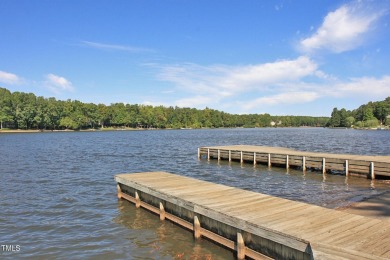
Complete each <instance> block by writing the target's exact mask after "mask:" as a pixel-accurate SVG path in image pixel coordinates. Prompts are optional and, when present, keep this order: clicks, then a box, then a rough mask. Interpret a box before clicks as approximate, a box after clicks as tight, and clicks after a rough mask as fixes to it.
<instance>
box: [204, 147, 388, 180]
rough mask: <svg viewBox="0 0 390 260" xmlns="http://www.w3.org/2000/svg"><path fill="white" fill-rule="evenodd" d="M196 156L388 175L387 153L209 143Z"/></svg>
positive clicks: (373, 176)
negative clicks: (333, 151) (320, 150)
mask: <svg viewBox="0 0 390 260" xmlns="http://www.w3.org/2000/svg"><path fill="white" fill-rule="evenodd" d="M198 151H199V152H198V157H199V158H204V156H205V155H207V158H208V159H216V158H218V159H219V160H229V161H233V160H235V161H239V162H240V163H245V162H246V163H251V164H253V165H256V164H265V165H268V166H269V167H271V165H272V166H280V167H284V168H287V169H288V168H289V167H291V166H292V167H297V168H301V169H302V170H303V171H305V170H306V169H312V170H318V171H322V173H323V174H325V173H326V171H337V172H342V173H345V174H346V175H347V176H348V175H350V174H351V175H352V174H353V175H361V176H366V177H368V178H371V179H375V178H376V177H377V176H382V177H385V178H390V156H367V155H351V154H332V153H318V152H304V151H297V150H294V149H289V148H283V147H269V146H252V145H231V146H209V147H200V148H199V149H198Z"/></svg>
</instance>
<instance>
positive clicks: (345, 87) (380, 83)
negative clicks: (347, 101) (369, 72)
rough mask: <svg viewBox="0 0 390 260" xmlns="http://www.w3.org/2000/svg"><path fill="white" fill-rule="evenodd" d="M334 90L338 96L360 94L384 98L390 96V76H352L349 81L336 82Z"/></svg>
mask: <svg viewBox="0 0 390 260" xmlns="http://www.w3.org/2000/svg"><path fill="white" fill-rule="evenodd" d="M334 91H335V93H334V94H335V95H336V96H337V95H338V96H344V97H346V96H356V95H360V96H364V97H370V98H375V99H377V98H379V99H384V98H386V97H388V96H390V76H388V75H385V76H383V77H382V78H374V77H362V78H352V79H350V80H349V81H347V82H341V83H338V84H336V85H335V86H334Z"/></svg>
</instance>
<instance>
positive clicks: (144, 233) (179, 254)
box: [114, 200, 235, 260]
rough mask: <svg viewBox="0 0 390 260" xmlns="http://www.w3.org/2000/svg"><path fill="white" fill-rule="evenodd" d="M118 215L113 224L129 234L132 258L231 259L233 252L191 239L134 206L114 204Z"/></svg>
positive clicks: (124, 203)
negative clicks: (133, 250) (130, 235)
mask: <svg viewBox="0 0 390 260" xmlns="http://www.w3.org/2000/svg"><path fill="white" fill-rule="evenodd" d="M118 209H119V215H118V216H117V217H116V218H115V219H114V222H115V223H118V224H121V225H123V226H124V228H127V229H128V230H131V233H132V237H131V242H132V243H134V244H135V245H136V247H137V251H136V252H134V253H133V254H132V257H133V258H139V259H148V258H149V259H156V258H159V259H221V260H222V259H235V258H234V254H233V252H231V251H229V250H225V249H223V248H221V247H220V246H217V245H215V244H214V243H212V242H210V241H208V240H205V239H197V240H196V239H194V238H193V235H192V232H191V231H187V230H185V229H183V228H182V227H179V226H177V225H175V224H173V223H172V222H170V221H167V220H166V221H161V220H160V218H159V217H158V216H157V215H154V214H153V213H150V212H149V211H147V210H144V209H141V208H139V209H137V208H136V207H135V206H134V204H131V203H130V202H127V201H125V200H118Z"/></svg>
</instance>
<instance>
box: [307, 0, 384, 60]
mask: <svg viewBox="0 0 390 260" xmlns="http://www.w3.org/2000/svg"><path fill="white" fill-rule="evenodd" d="M385 13H386V10H383V9H381V10H376V9H375V8H373V7H372V6H369V5H368V2H366V1H354V2H351V3H349V4H345V5H343V6H341V7H340V8H338V9H336V10H335V11H333V12H330V13H328V14H327V15H326V16H325V18H324V20H323V23H322V25H321V26H320V27H319V28H318V29H317V31H316V32H315V33H314V34H313V35H311V36H310V37H308V38H305V39H302V40H301V42H300V48H301V49H302V50H303V51H304V52H313V51H316V50H321V49H325V50H330V51H331V52H335V53H340V52H344V51H348V50H352V49H355V48H356V47H358V46H359V45H361V44H362V43H363V42H364V37H365V36H366V35H367V33H368V32H369V31H370V30H372V29H373V25H374V24H375V22H376V21H377V20H378V19H379V18H380V17H381V16H383V15H384V14H385Z"/></svg>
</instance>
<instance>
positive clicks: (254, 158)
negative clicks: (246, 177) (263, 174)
mask: <svg viewBox="0 0 390 260" xmlns="http://www.w3.org/2000/svg"><path fill="white" fill-rule="evenodd" d="M253 166H256V152H254V153H253Z"/></svg>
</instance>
